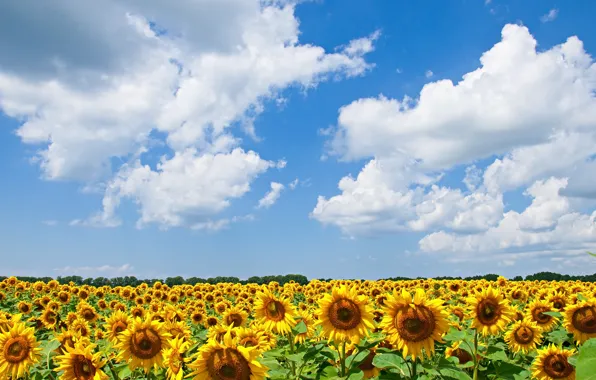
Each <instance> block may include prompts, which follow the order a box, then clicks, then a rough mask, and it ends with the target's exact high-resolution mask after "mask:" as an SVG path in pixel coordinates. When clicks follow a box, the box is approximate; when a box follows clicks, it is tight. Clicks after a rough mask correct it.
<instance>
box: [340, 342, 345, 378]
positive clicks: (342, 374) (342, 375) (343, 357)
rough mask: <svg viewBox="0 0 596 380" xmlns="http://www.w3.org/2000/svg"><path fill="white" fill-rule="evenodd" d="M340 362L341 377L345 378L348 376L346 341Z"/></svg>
mask: <svg viewBox="0 0 596 380" xmlns="http://www.w3.org/2000/svg"><path fill="white" fill-rule="evenodd" d="M340 362H341V374H340V376H341V377H344V376H345V375H346V341H345V340H344V341H343V344H342V346H341V357H340Z"/></svg>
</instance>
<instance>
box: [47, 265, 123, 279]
mask: <svg viewBox="0 0 596 380" xmlns="http://www.w3.org/2000/svg"><path fill="white" fill-rule="evenodd" d="M54 272H56V274H57V275H59V276H82V277H107V278H112V277H121V276H130V275H133V274H134V267H133V266H132V265H130V264H123V265H121V266H111V265H101V266H97V267H92V266H83V267H72V266H66V267H62V268H54Z"/></svg>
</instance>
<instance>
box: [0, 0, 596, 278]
mask: <svg viewBox="0 0 596 380" xmlns="http://www.w3.org/2000/svg"><path fill="white" fill-rule="evenodd" d="M594 14H596V2H593V1H589V0H580V1H572V2H571V1H550V0H540V1H539V0H533V1H523V2H521V1H505V0H491V1H489V0H486V1H485V0H454V1H443V2H438V1H437V2H434V1H400V0H395V1H385V0H369V1H366V2H362V1H356V0H323V1H296V0H200V1H196V0H180V1H177V2H168V1H163V0H145V1H142V2H141V1H136V0H118V1H116V0H107V1H106V2H102V3H101V5H99V3H97V2H92V1H74V0H56V1H51V2H38V1H33V0H24V1H18V2H17V1H4V2H1V3H0V171H1V172H2V173H4V175H3V176H2V178H3V180H2V181H1V182H0V255H1V257H2V266H1V270H0V272H2V273H0V274H1V275H21V276H52V277H55V276H65V275H80V276H83V277H96V276H103V277H115V276H124V275H135V276H137V277H139V278H165V277H168V276H178V275H180V276H183V277H191V276H197V277H203V278H206V277H214V276H237V277H240V278H247V277H250V276H255V275H256V276H262V275H271V274H288V273H298V274H304V275H306V276H307V277H309V278H363V279H378V278H387V277H395V276H407V277H417V276H423V277H430V276H470V275H478V274H486V273H497V274H501V275H504V276H506V277H513V276H516V275H522V276H523V275H527V274H532V273H536V272H540V271H554V272H558V273H566V274H592V273H595V272H596V260H595V259H594V258H593V257H591V256H589V255H587V254H586V251H590V250H592V251H596V174H594V173H596V161H595V159H596V64H595V62H594V58H593V55H594V54H595V53H596V25H595V24H594V23H593V20H592V17H591V15H594Z"/></svg>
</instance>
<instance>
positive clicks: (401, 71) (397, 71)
mask: <svg viewBox="0 0 596 380" xmlns="http://www.w3.org/2000/svg"><path fill="white" fill-rule="evenodd" d="M395 72H396V73H398V74H401V73H403V70H402V69H400V68H397V69H395Z"/></svg>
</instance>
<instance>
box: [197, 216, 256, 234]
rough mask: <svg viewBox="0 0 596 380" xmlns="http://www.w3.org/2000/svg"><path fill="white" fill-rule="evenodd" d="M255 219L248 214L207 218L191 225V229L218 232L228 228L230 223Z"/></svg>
mask: <svg viewBox="0 0 596 380" xmlns="http://www.w3.org/2000/svg"><path fill="white" fill-rule="evenodd" d="M253 220H255V217H254V215H252V214H248V215H244V216H234V217H232V218H230V219H228V218H223V219H217V220H207V221H206V222H200V223H196V224H193V225H191V226H190V229H191V230H206V231H209V232H216V231H219V230H222V229H225V228H228V227H229V226H230V224H233V223H238V222H246V221H253Z"/></svg>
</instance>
